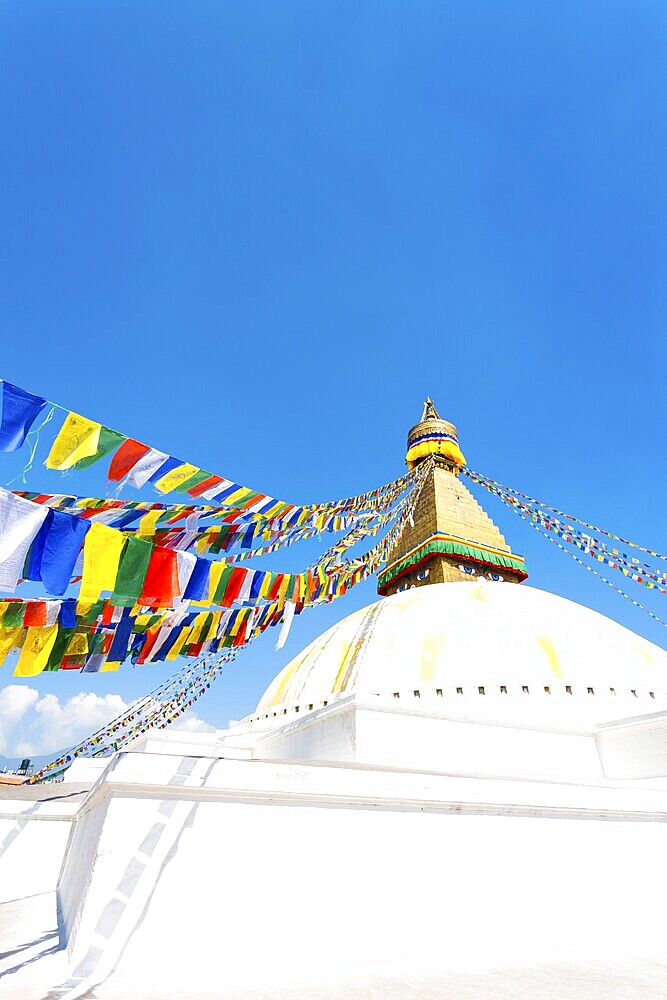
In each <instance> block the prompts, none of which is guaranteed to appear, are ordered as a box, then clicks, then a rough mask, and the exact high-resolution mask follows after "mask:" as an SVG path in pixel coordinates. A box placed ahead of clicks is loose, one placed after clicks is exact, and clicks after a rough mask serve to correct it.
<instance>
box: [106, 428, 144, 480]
mask: <svg viewBox="0 0 667 1000" xmlns="http://www.w3.org/2000/svg"><path fill="white" fill-rule="evenodd" d="M149 451H150V448H149V447H148V445H147V444H141V443H140V442H139V441H134V440H133V439H132V438H128V439H127V441H123V443H122V445H121V446H120V448H119V449H118V450H117V451H116V453H115V455H114V457H113V458H112V459H111V465H110V466H109V472H108V474H107V475H108V478H109V479H111V480H112V482H118V481H119V480H120V479H124V478H125V476H126V475H127V474H128V472H129V471H130V470H131V469H133V468H134V466H135V465H136V464H137V462H138V461H139V459H140V458H143V457H144V455H146V454H147V452H149Z"/></svg>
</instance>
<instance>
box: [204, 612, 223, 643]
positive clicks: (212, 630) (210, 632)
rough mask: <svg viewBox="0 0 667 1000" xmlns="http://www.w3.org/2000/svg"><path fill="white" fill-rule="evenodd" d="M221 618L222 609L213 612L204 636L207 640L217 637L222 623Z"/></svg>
mask: <svg viewBox="0 0 667 1000" xmlns="http://www.w3.org/2000/svg"><path fill="white" fill-rule="evenodd" d="M221 618H222V611H214V612H213V618H212V619H211V624H210V625H209V627H208V628H207V629H206V635H205V636H204V639H205V640H208V639H215V637H216V635H217V634H218V625H219V624H220V620H221Z"/></svg>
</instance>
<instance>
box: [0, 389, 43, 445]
mask: <svg viewBox="0 0 667 1000" xmlns="http://www.w3.org/2000/svg"><path fill="white" fill-rule="evenodd" d="M45 406H46V400H45V399H42V398H41V397H40V396H33V395H32V394H31V393H29V392H26V391H25V389H19V387H18V386H16V385H12V383H11V382H4V381H3V383H2V422H0V451H18V449H19V448H20V447H21V445H22V444H23V442H24V441H25V439H26V435H27V433H28V431H29V430H30V428H31V427H32V425H33V424H34V422H35V420H36V419H37V417H38V416H39V414H40V413H41V412H42V410H43V409H44V407H45Z"/></svg>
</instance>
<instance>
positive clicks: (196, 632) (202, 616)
mask: <svg viewBox="0 0 667 1000" xmlns="http://www.w3.org/2000/svg"><path fill="white" fill-rule="evenodd" d="M207 617H208V611H200V612H199V614H197V615H196V617H195V620H194V621H193V623H192V625H191V626H190V638H189V639H188V642H199V636H200V634H201V630H202V628H203V627H204V624H205V622H206V618H207Z"/></svg>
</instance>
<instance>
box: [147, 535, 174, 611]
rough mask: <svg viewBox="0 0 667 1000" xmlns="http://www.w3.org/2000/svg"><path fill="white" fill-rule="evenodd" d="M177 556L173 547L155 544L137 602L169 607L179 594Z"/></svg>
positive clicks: (151, 605)
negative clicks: (168, 547) (167, 547)
mask: <svg viewBox="0 0 667 1000" xmlns="http://www.w3.org/2000/svg"><path fill="white" fill-rule="evenodd" d="M179 594H180V591H179V588H178V557H177V555H176V552H175V551H174V549H164V548H161V547H160V546H158V545H156V546H155V547H154V549H153V552H152V554H151V558H150V562H149V563H148V570H147V571H146V578H145V579H144V587H143V590H142V592H141V597H140V598H139V604H147V605H149V606H150V607H163V608H168V607H171V606H172V605H173V603H174V601H175V599H176V598H177V597H178V596H179Z"/></svg>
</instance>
